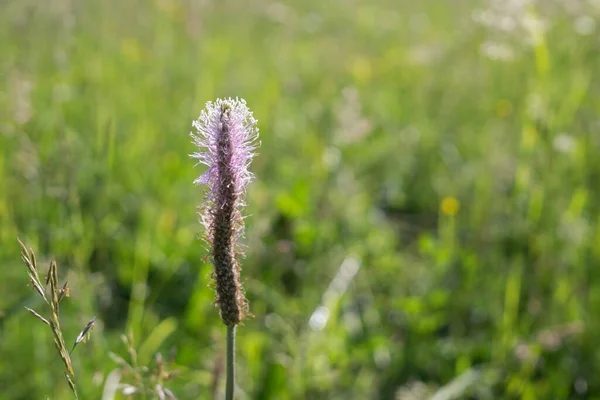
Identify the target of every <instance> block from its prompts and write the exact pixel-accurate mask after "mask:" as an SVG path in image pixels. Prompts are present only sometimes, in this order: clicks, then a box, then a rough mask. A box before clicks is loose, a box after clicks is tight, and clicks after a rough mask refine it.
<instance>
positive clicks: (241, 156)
mask: <svg viewBox="0 0 600 400" xmlns="http://www.w3.org/2000/svg"><path fill="white" fill-rule="evenodd" d="M256 122H257V121H256V120H255V119H254V118H253V116H252V112H251V111H250V110H249V109H248V107H246V102H245V101H244V100H242V99H237V98H236V99H235V100H234V99H231V98H228V99H217V101H215V102H211V101H209V102H208V103H206V108H205V109H204V110H203V111H202V112H201V113H200V117H199V118H198V119H197V120H196V121H194V123H193V126H194V128H196V133H191V136H192V139H193V142H194V144H195V145H196V146H198V148H199V149H200V151H199V152H197V153H194V154H192V155H191V156H192V157H193V158H196V159H198V163H199V164H204V165H206V166H207V167H208V169H207V170H206V172H205V173H204V174H203V175H202V176H200V177H199V178H198V179H196V180H195V181H194V183H196V184H203V185H207V186H208V190H207V193H206V201H205V203H204V204H203V206H202V207H201V216H202V223H203V225H204V227H205V233H206V234H205V240H206V242H207V243H208V244H209V246H210V248H211V257H212V262H213V266H214V273H213V276H214V279H215V286H216V303H217V305H218V307H219V309H220V312H221V319H222V320H223V322H224V323H225V324H226V325H229V326H235V325H237V324H238V323H239V322H240V321H241V320H242V319H243V318H244V316H246V315H247V313H248V303H247V301H246V298H245V296H244V291H243V288H242V284H241V282H240V270H241V268H240V265H239V262H238V260H237V259H238V256H239V255H240V253H241V252H240V249H239V247H238V239H239V238H240V236H242V235H243V233H244V220H243V218H242V216H241V212H240V209H241V208H242V207H243V206H244V205H245V204H244V195H245V192H246V186H247V185H248V183H250V181H251V180H252V178H253V175H252V173H251V172H250V171H249V170H248V167H249V165H250V162H251V161H252V158H253V156H254V150H255V149H256V147H257V138H258V128H257V127H256Z"/></svg>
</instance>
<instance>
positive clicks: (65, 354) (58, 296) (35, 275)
mask: <svg viewBox="0 0 600 400" xmlns="http://www.w3.org/2000/svg"><path fill="white" fill-rule="evenodd" d="M19 245H20V246H21V258H22V259H23V262H24V263H25V266H26V267H27V270H28V275H29V280H30V283H31V285H32V286H33V288H34V290H35V291H36V292H37V293H38V294H39V295H40V297H41V298H42V299H43V300H44V302H45V303H46V304H47V306H48V308H49V311H50V318H46V317H43V316H42V315H41V314H39V313H38V312H36V311H35V310H32V309H31V308H29V307H25V308H26V309H27V310H28V311H29V312H30V313H32V314H33V315H34V316H35V317H36V318H37V319H39V320H40V321H42V322H43V323H44V324H46V325H48V326H49V327H50V330H51V331H52V337H53V339H54V345H55V346H56V350H57V351H58V354H59V355H60V358H61V360H62V361H63V364H64V366H65V377H66V379H67V383H68V384H69V388H70V389H71V391H72V392H73V395H74V396H75V398H76V399H78V395H77V388H76V386H75V371H74V370H73V364H72V363H71V353H72V352H73V350H74V349H75V346H77V344H78V343H80V342H81V341H83V340H84V339H85V337H86V336H87V335H88V334H89V332H90V330H91V329H92V327H93V326H94V322H95V318H93V319H92V320H91V321H89V322H88V323H87V325H86V326H85V328H84V329H83V330H82V331H81V333H80V334H79V335H78V336H77V339H76V340H75V343H74V344H73V347H72V348H71V351H69V350H68V349H67V346H66V344H65V339H64V336H63V334H62V331H61V328H60V321H59V317H60V302H61V301H62V299H64V298H65V297H69V286H68V284H67V283H66V282H65V284H64V285H62V286H60V285H59V284H58V267H57V265H56V261H54V260H52V261H51V262H50V268H49V269H48V273H47V275H46V278H45V279H44V281H43V282H42V280H41V279H40V276H39V269H38V265H37V260H36V258H35V253H34V252H33V249H31V248H30V249H28V248H27V247H26V246H25V245H24V244H23V242H21V241H20V240H19ZM48 286H49V288H48Z"/></svg>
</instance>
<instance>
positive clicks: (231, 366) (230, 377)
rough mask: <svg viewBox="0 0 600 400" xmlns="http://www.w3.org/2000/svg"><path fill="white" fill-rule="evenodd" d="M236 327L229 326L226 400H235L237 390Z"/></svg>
mask: <svg viewBox="0 0 600 400" xmlns="http://www.w3.org/2000/svg"><path fill="white" fill-rule="evenodd" d="M235 327H236V326H235V325H233V324H232V325H227V382H226V386H225V400H233V393H234V389H235Z"/></svg>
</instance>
